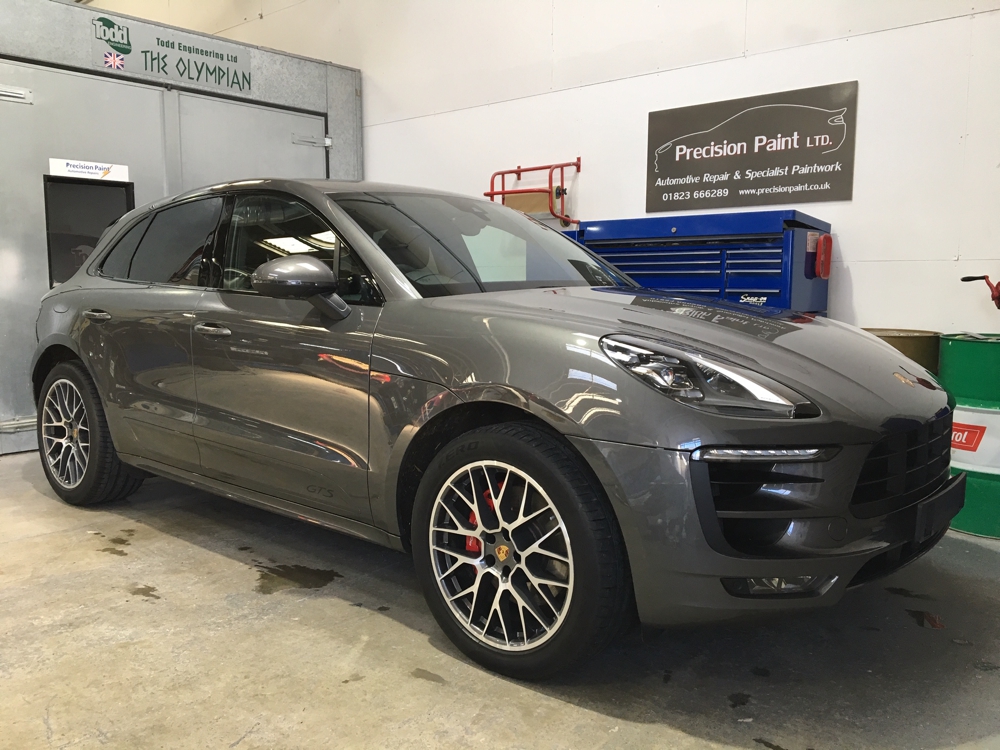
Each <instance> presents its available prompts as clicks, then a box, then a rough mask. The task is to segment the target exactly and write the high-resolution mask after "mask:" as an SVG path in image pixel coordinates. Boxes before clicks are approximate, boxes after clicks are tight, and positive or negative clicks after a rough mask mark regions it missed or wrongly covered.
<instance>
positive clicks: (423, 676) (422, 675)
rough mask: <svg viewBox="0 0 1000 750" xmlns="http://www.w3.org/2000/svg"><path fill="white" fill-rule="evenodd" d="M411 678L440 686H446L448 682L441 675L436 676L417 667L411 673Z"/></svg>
mask: <svg viewBox="0 0 1000 750" xmlns="http://www.w3.org/2000/svg"><path fill="white" fill-rule="evenodd" d="M410 676H411V677H416V678H417V679H418V680H427V681H428V682H436V683H438V684H439V685H444V684H446V683H447V682H448V681H447V680H446V679H445V678H444V677H442V676H441V675H439V674H434V672H428V671H427V670H426V669H420V668H419V667H417V668H416V669H414V670H413V671H412V672H410Z"/></svg>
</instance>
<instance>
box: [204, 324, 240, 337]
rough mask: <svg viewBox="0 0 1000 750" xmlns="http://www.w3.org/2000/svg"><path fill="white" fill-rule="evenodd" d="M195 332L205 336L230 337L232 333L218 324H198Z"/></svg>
mask: <svg viewBox="0 0 1000 750" xmlns="http://www.w3.org/2000/svg"><path fill="white" fill-rule="evenodd" d="M194 330H196V331H197V332H198V333H200V334H202V335H204V336H230V335H232V333H233V332H232V331H230V330H229V329H228V328H226V327H225V326H224V325H219V324H218V323H197V324H195V327H194Z"/></svg>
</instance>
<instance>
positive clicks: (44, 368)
mask: <svg viewBox="0 0 1000 750" xmlns="http://www.w3.org/2000/svg"><path fill="white" fill-rule="evenodd" d="M44 344H45V345H44V346H39V347H38V350H37V353H36V354H35V357H34V361H33V362H32V364H31V394H32V397H33V398H34V401H35V405H36V406H37V405H38V399H39V398H41V395H42V385H43V384H44V383H45V378H46V377H48V374H49V373H50V372H52V368H53V367H55V366H56V365H58V364H59V363H60V362H70V361H77V362H80V364H82V365H83V366H84V368H85V369H86V370H87V372H88V374H90V368H89V367H87V364H86V362H84V360H83V357H81V356H80V353H79V351H77V348H76V345H75V344H74V342H73V340H72V339H70V338H68V337H65V336H51V337H49V338H48V339H46V341H45V342H44ZM91 377H93V375H92V374H91Z"/></svg>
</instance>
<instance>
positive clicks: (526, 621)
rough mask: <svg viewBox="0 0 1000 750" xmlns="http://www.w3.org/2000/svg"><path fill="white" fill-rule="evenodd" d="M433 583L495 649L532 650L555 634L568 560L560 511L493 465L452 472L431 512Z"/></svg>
mask: <svg viewBox="0 0 1000 750" xmlns="http://www.w3.org/2000/svg"><path fill="white" fill-rule="evenodd" d="M430 551H431V558H432V563H433V571H434V577H435V579H436V580H437V584H438V587H439V589H440V591H441V593H442V594H443V596H444V599H445V601H446V602H447V603H448V606H449V608H450V609H451V612H452V614H453V615H454V616H455V617H456V619H457V620H458V621H459V622H460V623H461V624H462V626H463V627H464V628H465V629H466V630H467V631H468V632H469V633H470V634H471V635H472V636H473V637H475V638H476V639H478V640H479V641H482V642H484V643H486V644H488V645H490V646H492V647H494V648H499V649H501V650H507V651H523V650H526V649H531V648H535V647H537V646H539V645H541V644H542V643H544V642H545V641H546V640H548V639H549V638H551V637H552V636H553V635H555V633H556V632H557V631H558V630H559V627H560V626H561V625H562V623H563V622H564V620H565V619H566V614H567V612H568V611H569V605H570V599H571V598H572V594H573V585H574V581H573V575H574V571H573V554H572V550H571V548H570V540H569V534H568V533H567V531H566V526H565V524H564V522H563V519H562V517H561V516H560V515H559V511H558V510H557V509H556V506H555V505H554V504H553V502H552V500H551V499H550V498H549V496H548V495H547V494H546V493H545V491H544V490H543V489H542V487H541V485H539V483H538V482H536V481H535V480H534V479H532V478H531V477H530V476H529V475H528V474H527V473H526V472H524V471H522V470H521V469H518V468H517V467H514V466H511V465H509V464H505V463H502V462H499V461H477V462H474V463H470V464H467V465H466V466H463V467H462V468H461V469H459V470H458V471H456V472H455V473H454V474H452V475H451V477H450V478H449V479H448V481H447V482H445V483H444V485H443V486H442V488H441V490H440V491H439V492H438V495H437V498H436V499H435V501H434V505H433V509H432V511H431V524H430Z"/></svg>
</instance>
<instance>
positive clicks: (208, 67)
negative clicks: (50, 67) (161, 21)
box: [91, 16, 253, 94]
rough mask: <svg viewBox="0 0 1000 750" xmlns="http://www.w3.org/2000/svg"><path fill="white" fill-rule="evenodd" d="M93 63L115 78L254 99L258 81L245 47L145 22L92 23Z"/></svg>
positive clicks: (99, 20)
mask: <svg viewBox="0 0 1000 750" xmlns="http://www.w3.org/2000/svg"><path fill="white" fill-rule="evenodd" d="M92 24H93V31H94V35H93V39H92V40H91V52H92V54H91V61H92V63H93V64H94V66H95V67H98V68H103V69H104V70H105V71H108V72H111V73H119V74H125V75H131V76H138V77H142V78H156V79H158V80H165V81H170V82H172V83H175V84H178V85H190V84H194V85H195V86H200V87H208V88H211V89H216V90H223V91H227V92H229V93H232V94H249V93H250V92H251V90H252V85H253V78H252V75H251V68H250V53H249V51H248V50H247V49H246V48H244V47H238V46H237V45H235V44H228V43H226V42H220V41H217V40H215V39H209V38H207V37H203V36H195V35H193V34H185V33H183V32H180V31H174V30H172V29H164V28H159V27H155V26H149V25H147V24H140V23H128V24H124V23H118V22H116V21H113V20H111V19H110V18H105V17H104V16H98V17H96V18H94V19H93V20H92Z"/></svg>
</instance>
